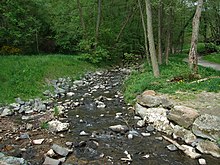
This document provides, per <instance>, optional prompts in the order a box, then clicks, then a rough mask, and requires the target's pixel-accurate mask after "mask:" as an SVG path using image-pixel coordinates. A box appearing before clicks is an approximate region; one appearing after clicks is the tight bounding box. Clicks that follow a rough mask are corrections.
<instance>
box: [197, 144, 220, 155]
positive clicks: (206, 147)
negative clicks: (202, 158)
mask: <svg viewBox="0 0 220 165" xmlns="http://www.w3.org/2000/svg"><path fill="white" fill-rule="evenodd" d="M196 149H197V150H199V151H200V152H201V153H205V154H211V155H212V156H214V157H217V158H220V148H219V147H218V145H217V144H215V143H214V142H211V141H208V140H204V141H200V142H199V143H198V145H197V147H196Z"/></svg>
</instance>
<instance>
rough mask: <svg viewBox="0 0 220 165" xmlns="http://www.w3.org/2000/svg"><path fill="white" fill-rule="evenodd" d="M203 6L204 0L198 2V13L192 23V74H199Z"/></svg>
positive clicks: (190, 59) (190, 63) (190, 61)
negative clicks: (200, 28) (199, 42)
mask: <svg viewBox="0 0 220 165" xmlns="http://www.w3.org/2000/svg"><path fill="white" fill-rule="evenodd" d="M202 5H203V0H198V2H197V8H196V12H195V15H194V17H193V21H192V39H191V48H190V51H189V67H190V69H191V73H192V74H197V73H198V53H197V44H198V35H199V23H200V17H201V12H202Z"/></svg>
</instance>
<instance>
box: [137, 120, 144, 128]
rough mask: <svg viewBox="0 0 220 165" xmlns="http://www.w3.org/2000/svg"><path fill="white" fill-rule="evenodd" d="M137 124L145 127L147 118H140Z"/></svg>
mask: <svg viewBox="0 0 220 165" xmlns="http://www.w3.org/2000/svg"><path fill="white" fill-rule="evenodd" d="M137 126H138V127H144V126H145V120H139V121H138V122H137Z"/></svg>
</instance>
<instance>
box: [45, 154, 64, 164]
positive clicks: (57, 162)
mask: <svg viewBox="0 0 220 165" xmlns="http://www.w3.org/2000/svg"><path fill="white" fill-rule="evenodd" d="M59 164H60V160H56V159H52V158H49V157H47V156H46V158H45V160H44V163H43V165H59Z"/></svg>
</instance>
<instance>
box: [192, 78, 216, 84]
mask: <svg viewBox="0 0 220 165" xmlns="http://www.w3.org/2000/svg"><path fill="white" fill-rule="evenodd" d="M214 78H220V76H211V77H207V78H203V79H200V80H196V81H192V82H190V84H194V83H199V82H203V81H207V80H210V79H214Z"/></svg>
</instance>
